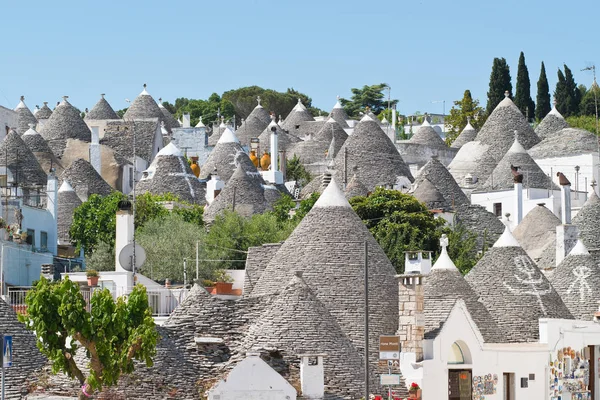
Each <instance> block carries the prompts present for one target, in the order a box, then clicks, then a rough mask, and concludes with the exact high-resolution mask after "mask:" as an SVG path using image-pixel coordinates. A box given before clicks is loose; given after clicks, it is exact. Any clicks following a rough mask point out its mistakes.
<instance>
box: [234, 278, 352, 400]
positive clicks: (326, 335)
mask: <svg viewBox="0 0 600 400" xmlns="http://www.w3.org/2000/svg"><path fill="white" fill-rule="evenodd" d="M244 343H245V346H244V347H245V348H246V349H247V350H265V349H266V350H272V349H277V350H278V351H280V352H281V353H282V355H283V357H284V358H289V359H291V360H294V359H297V358H298V354H327V356H326V357H324V366H325V390H326V391H327V392H335V393H337V394H339V395H343V396H350V397H351V398H358V397H360V394H361V385H360V383H359V382H362V380H363V379H362V378H363V377H364V367H363V362H362V358H361V356H360V354H359V352H358V350H357V349H356V347H355V346H354V345H353V344H352V343H351V341H350V340H349V339H348V337H347V336H346V334H345V333H344V332H343V330H342V328H341V327H340V326H339V325H338V323H337V322H336V320H335V318H333V317H332V316H331V314H330V313H329V310H328V309H327V307H326V306H325V305H324V304H323V303H322V302H321V301H319V299H318V297H317V295H316V294H315V293H314V292H313V290H311V288H310V287H309V286H308V285H307V283H306V282H304V280H303V279H302V278H301V277H298V276H292V278H291V279H290V280H289V283H288V284H287V285H285V284H284V288H283V290H282V291H281V293H280V294H279V296H277V298H276V299H275V300H274V301H273V303H272V304H270V305H269V306H268V307H267V309H266V310H265V312H264V313H263V314H262V315H260V316H259V317H258V319H257V320H256V321H254V322H253V323H252V325H250V327H249V328H248V333H247V335H246V336H245V338H244Z"/></svg>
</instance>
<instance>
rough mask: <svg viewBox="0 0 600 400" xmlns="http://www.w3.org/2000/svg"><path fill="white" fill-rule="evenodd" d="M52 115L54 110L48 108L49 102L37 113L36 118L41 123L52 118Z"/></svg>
mask: <svg viewBox="0 0 600 400" xmlns="http://www.w3.org/2000/svg"><path fill="white" fill-rule="evenodd" d="M51 115H52V110H51V109H50V107H48V102H47V101H45V102H44V105H43V106H42V108H40V109H39V110H38V112H37V113H35V118H36V119H37V120H38V121H39V120H42V119H48V118H50V116H51Z"/></svg>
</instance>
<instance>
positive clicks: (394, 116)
mask: <svg viewBox="0 0 600 400" xmlns="http://www.w3.org/2000/svg"><path fill="white" fill-rule="evenodd" d="M397 119H398V117H397V115H396V106H393V107H392V129H393V130H394V134H395V133H396V120H397ZM394 139H395V137H394ZM394 143H395V141H394Z"/></svg>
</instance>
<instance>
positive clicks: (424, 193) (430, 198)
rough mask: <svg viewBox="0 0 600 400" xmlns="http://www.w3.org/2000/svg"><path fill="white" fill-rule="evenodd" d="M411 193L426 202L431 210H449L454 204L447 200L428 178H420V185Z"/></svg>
mask: <svg viewBox="0 0 600 400" xmlns="http://www.w3.org/2000/svg"><path fill="white" fill-rule="evenodd" d="M411 194H412V195H413V196H414V197H415V198H416V199H417V200H419V201H420V202H422V203H425V205H426V206H427V208H428V209H430V210H435V209H444V210H449V209H451V208H452V205H451V204H449V203H448V202H447V201H446V199H445V198H444V196H443V195H442V194H441V193H440V191H439V190H438V189H437V188H436V187H435V186H434V185H433V183H431V182H430V181H429V179H427V178H423V179H422V180H420V181H419V185H418V186H417V188H416V189H415V190H413V192H412V193H411Z"/></svg>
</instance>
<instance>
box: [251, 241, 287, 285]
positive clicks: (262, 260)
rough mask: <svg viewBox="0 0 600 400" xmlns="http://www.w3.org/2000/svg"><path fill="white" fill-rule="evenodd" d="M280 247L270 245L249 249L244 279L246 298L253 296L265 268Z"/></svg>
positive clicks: (278, 244)
mask: <svg viewBox="0 0 600 400" xmlns="http://www.w3.org/2000/svg"><path fill="white" fill-rule="evenodd" d="M280 247H281V243H268V244H263V245H261V246H256V247H250V248H248V256H247V257H246V268H245V279H244V296H250V295H251V293H252V289H254V286H255V285H256V283H257V282H258V280H259V279H260V277H261V276H262V273H263V271H264V270H265V267H266V266H267V264H268V263H269V261H270V260H271V258H273V256H274V255H275V253H277V250H279V248H280Z"/></svg>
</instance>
